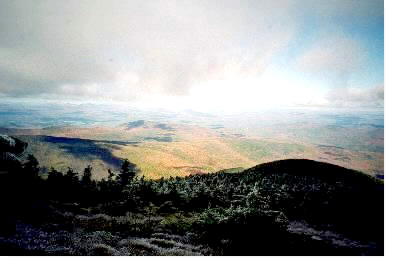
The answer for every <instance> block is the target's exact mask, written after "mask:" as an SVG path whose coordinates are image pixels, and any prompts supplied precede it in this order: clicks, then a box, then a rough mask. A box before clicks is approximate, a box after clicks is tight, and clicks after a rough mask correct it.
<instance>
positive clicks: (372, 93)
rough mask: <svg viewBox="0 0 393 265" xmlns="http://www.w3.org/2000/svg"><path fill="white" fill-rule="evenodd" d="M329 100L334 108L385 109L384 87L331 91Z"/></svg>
mask: <svg viewBox="0 0 393 265" xmlns="http://www.w3.org/2000/svg"><path fill="white" fill-rule="evenodd" d="M328 100H329V101H330V104H331V105H333V106H339V107H360V106H368V107H383V106H384V86H383V85H381V86H376V87H373V88H369V89H350V88H343V89H341V90H335V91H330V93H329V94H328Z"/></svg>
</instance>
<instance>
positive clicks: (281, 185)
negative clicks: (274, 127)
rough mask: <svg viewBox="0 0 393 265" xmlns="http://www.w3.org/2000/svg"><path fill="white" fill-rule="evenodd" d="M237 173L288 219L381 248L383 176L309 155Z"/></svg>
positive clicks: (382, 234) (382, 231)
mask: <svg viewBox="0 0 393 265" xmlns="http://www.w3.org/2000/svg"><path fill="white" fill-rule="evenodd" d="M240 174H241V175H242V176H243V177H244V178H245V181H246V182H247V185H250V184H251V185H252V184H253V183H262V184H261V185H262V186H264V187H265V190H268V191H270V194H271V196H272V197H273V200H275V208H278V209H280V210H282V211H283V212H285V214H286V215H287V216H288V219H289V220H291V221H293V222H295V221H296V222H297V221H300V222H301V223H307V224H309V225H312V226H313V227H314V228H316V229H317V230H318V229H320V231H326V230H329V231H334V233H338V234H342V235H344V236H345V237H349V238H352V239H355V240H359V242H369V241H372V242H377V244H378V245H379V246H380V245H382V246H383V238H384V184H383V181H382V180H380V179H378V178H375V177H372V176H369V175H366V174H364V173H361V172H359V171H355V170H351V169H347V168H344V167H340V166H336V165H332V164H328V163H323V162H318V161H313V160H307V159H288V160H279V161H274V162H270V163H265V164H261V165H258V166H255V167H253V168H250V169H248V170H245V171H244V172H242V173H240ZM304 229H305V230H306V228H304ZM314 231H315V230H314ZM303 232H305V233H306V232H307V231H303Z"/></svg>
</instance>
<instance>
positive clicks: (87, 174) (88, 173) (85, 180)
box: [82, 165, 93, 185]
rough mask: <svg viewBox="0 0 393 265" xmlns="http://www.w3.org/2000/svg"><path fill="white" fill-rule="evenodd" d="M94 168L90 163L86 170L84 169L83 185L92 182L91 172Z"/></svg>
mask: <svg viewBox="0 0 393 265" xmlns="http://www.w3.org/2000/svg"><path fill="white" fill-rule="evenodd" d="M92 170H93V168H92V166H91V165H88V166H87V167H86V168H85V170H84V171H83V176H82V184H83V185H90V184H91V176H92V174H91V172H92Z"/></svg>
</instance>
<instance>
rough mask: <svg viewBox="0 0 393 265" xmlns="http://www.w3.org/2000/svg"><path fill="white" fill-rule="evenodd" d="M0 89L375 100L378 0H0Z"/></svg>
mask: <svg viewBox="0 0 393 265" xmlns="http://www.w3.org/2000/svg"><path fill="white" fill-rule="evenodd" d="M0 97H3V98H25V99H41V100H42V99H57V100H80V101H93V102H121V103H123V104H145V105H153V106H159V107H170V108H174V107H179V108H194V109H199V110H207V111H208V110H257V109H260V108H266V107H279V106H303V107H307V106H310V107H340V108H354V107H360V108H363V107H375V108H381V107H382V108H383V106H384V2H383V0H299V1H296V0H274V1H271V0H269V1H264V0H243V1H239V0H236V1H235V0H225V1H224V0H198V1H196V0H194V1H192V0H162V1H159V0H157V1H149V0H142V1H139V0H130V1H121V0H114V1H97V0H91V1H90V0H77V1H73V0H70V1H46V0H35V1H29V0H22V1H18V0H10V1H8V0H2V1H1V3H0Z"/></svg>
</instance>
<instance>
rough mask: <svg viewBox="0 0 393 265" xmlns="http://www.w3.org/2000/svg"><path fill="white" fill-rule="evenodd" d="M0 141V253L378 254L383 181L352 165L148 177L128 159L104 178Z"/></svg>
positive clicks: (270, 166) (297, 162)
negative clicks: (46, 166) (23, 154)
mask: <svg viewBox="0 0 393 265" xmlns="http://www.w3.org/2000/svg"><path fill="white" fill-rule="evenodd" d="M4 139H8V142H5V141H4V143H2V154H1V155H2V157H1V158H2V160H1V164H0V172H1V175H0V177H1V182H2V183H1V185H0V187H1V188H0V189H1V190H0V194H1V203H0V210H1V213H2V218H1V221H0V252H1V253H0V254H2V255H383V253H384V244H383V242H384V241H383V240H384V184H383V181H382V180H379V179H377V178H374V177H371V176H369V175H366V174H363V173H361V172H358V171H354V170H349V169H346V168H343V167H339V166H335V165H331V164H327V163H321V162H317V161H312V160H301V159H289V160H281V161H274V162H271V163H266V164H261V165H258V166H256V167H253V168H250V169H247V170H244V171H241V170H239V171H232V172H234V173H229V172H226V171H220V172H217V173H212V174H196V175H190V176H188V177H174V178H173V177H172V178H165V179H164V178H161V179H159V180H150V179H145V178H144V177H138V176H136V174H135V169H133V168H132V167H131V164H130V162H128V161H127V160H125V161H124V162H123V165H122V167H121V171H120V172H112V171H108V177H107V179H103V180H101V181H94V180H92V179H93V178H92V176H93V174H94V168H92V167H91V166H87V167H86V169H85V170H84V172H80V173H79V172H75V171H74V170H73V169H72V168H69V169H68V171H67V172H59V171H57V170H56V169H53V168H52V169H51V170H50V172H49V174H48V178H47V179H45V180H44V179H42V178H41V177H40V176H39V173H38V172H39V161H37V160H36V159H35V158H34V157H33V156H31V155H29V156H28V157H27V160H26V161H22V160H21V159H18V154H17V153H20V150H18V151H15V150H16V149H12V148H8V149H7V150H6V149H5V147H4V146H6V145H10V144H12V143H11V142H12V141H16V142H17V140H16V139H14V138H10V137H9V138H6V137H5V136H4ZM18 146H22V147H23V148H25V146H24V145H21V144H19V145H18ZM3 147H4V148H3ZM14 151H15V153H12V152H14ZM5 154H7V155H5ZM10 157H12V158H13V163H9V158H10Z"/></svg>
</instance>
